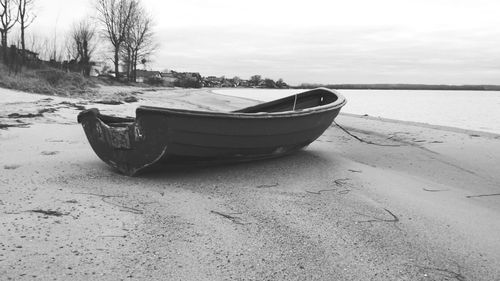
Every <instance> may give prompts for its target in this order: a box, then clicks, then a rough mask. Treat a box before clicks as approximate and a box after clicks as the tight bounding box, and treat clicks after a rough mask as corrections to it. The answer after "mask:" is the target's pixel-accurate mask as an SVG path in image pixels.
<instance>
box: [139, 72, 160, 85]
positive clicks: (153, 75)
mask: <svg viewBox="0 0 500 281" xmlns="http://www.w3.org/2000/svg"><path fill="white" fill-rule="evenodd" d="M135 76H136V81H137V82H139V83H143V82H145V81H146V80H147V79H151V78H159V79H161V78H162V76H161V73H160V72H159V71H149V70H142V69H139V70H137V71H136V72H135Z"/></svg>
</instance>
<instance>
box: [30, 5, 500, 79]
mask: <svg viewBox="0 0 500 281" xmlns="http://www.w3.org/2000/svg"><path fill="white" fill-rule="evenodd" d="M37 1H38V2H37V12H38V18H37V19H36V22H35V24H34V25H36V26H33V27H32V28H31V30H30V31H31V32H37V33H48V34H53V33H54V32H57V34H59V35H58V36H63V34H64V33H65V32H66V31H67V30H68V29H69V26H70V25H71V24H72V23H73V22H74V21H76V20H78V19H81V18H84V17H86V16H93V15H95V12H94V9H93V4H92V0H37ZM142 2H143V3H144V5H145V6H146V9H147V10H149V12H150V13H151V14H152V16H153V17H154V20H155V23H156V26H155V30H156V35H157V42H158V43H159V49H158V51H157V53H156V55H155V56H154V63H153V64H151V65H150V66H149V67H152V68H156V69H165V68H168V69H172V70H177V71H196V72H200V73H201V74H202V75H204V76H208V75H217V76H220V75H225V76H226V77H233V76H239V77H242V78H248V77H250V76H251V75H254V74H261V75H262V76H263V77H269V78H273V79H278V78H283V79H284V80H285V81H286V82H289V83H290V84H300V83H302V82H311V83H433V84H435V83H439V84H441V83H442V84H500V16H499V11H500V1H498V0H377V1H374V0H304V1H297V0H283V1H282V0H253V1H238V0H210V1H208V0H182V1H180V0H179V1H160V0H142Z"/></svg>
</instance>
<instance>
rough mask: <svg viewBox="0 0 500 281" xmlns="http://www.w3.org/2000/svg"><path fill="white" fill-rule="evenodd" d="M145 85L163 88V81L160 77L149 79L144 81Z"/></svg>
mask: <svg viewBox="0 0 500 281" xmlns="http://www.w3.org/2000/svg"><path fill="white" fill-rule="evenodd" d="M144 83H146V84H148V85H151V86H163V79H161V78H160V77H148V78H146V80H144Z"/></svg>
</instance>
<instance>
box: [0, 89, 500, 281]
mask: <svg viewBox="0 0 500 281" xmlns="http://www.w3.org/2000/svg"><path fill="white" fill-rule="evenodd" d="M119 93H121V94H119ZM123 93H125V94H123ZM0 96H2V97H6V98H2V99H1V101H0V124H5V125H7V124H10V125H16V124H23V126H5V127H3V128H2V127H1V126H0V225H1V227H0V237H2V239H1V240H0V276H2V278H5V279H6V280H9V279H12V280H27V279H33V278H37V279H43V280H45V279H56V280H68V279H71V280H88V279H91V278H92V279H97V280H120V279H131V280H228V279H236V280H498V276H500V268H499V267H498V264H500V235H498V233H500V219H499V218H500V204H498V203H499V200H500V167H499V166H498V156H497V155H500V145H499V141H500V136H499V135H495V134H491V133H483V132H473V131H467V130H461V129H457V128H448V127H441V126H434V125H429V124H418V123H411V122H402V121H398V120H389V119H382V118H372V117H365V116H356V115H352V114H341V115H339V117H338V118H337V119H336V122H337V124H338V125H339V126H337V125H336V124H332V126H331V128H329V129H328V130H327V131H326V132H325V133H324V134H323V136H321V137H320V138H319V139H318V140H317V141H315V142H314V143H312V144H311V145H310V146H309V147H307V148H306V149H304V150H302V151H300V152H298V153H296V154H293V155H290V156H287V157H283V158H279V159H272V160H266V161H257V162H251V163H244V164H237V165H219V166H205V167H199V166H197V167H189V166H180V167H169V168H167V169H158V170H155V171H151V172H149V173H145V174H142V175H140V176H139V177H133V178H131V177H126V176H123V175H120V174H118V173H116V172H115V171H114V170H112V169H111V168H110V167H108V166H107V165H106V164H104V163H103V162H102V161H101V160H99V159H98V158H97V156H95V154H94V152H93V151H92V149H91V148H90V146H89V144H88V142H87V139H86V137H85V135H84V133H83V130H82V128H81V127H80V125H79V124H77V123H76V115H77V114H78V112H79V110H81V107H85V108H89V107H99V108H100V109H102V110H103V111H104V112H107V113H115V114H119V115H129V116H133V115H134V112H133V110H134V108H135V107H137V105H139V104H146V105H151V104H154V105H159V106H173V107H182V108H190V109H196V108H198V109H203V110H233V109H237V108H242V107H245V106H249V105H252V104H255V103H256V101H252V100H246V99H239V98H233V97H228V96H223V95H217V94H214V93H211V92H208V91H206V90H181V89H162V90H158V91H155V92H153V91H150V90H146V89H132V88H120V89H118V88H110V87H107V88H106V87H105V88H103V89H101V96H100V97H99V99H117V100H120V101H122V100H123V98H124V97H127V96H134V97H137V99H138V102H134V103H126V102H124V103H123V104H120V105H103V104H96V103H95V100H88V99H87V100H85V99H70V98H57V97H51V98H52V99H51V100H47V97H46V96H39V95H34V94H26V93H20V92H13V91H9V90H4V89H0ZM48 108H51V109H53V110H46V111H44V110H43V109H48ZM30 112H31V113H33V114H35V113H37V114H39V115H37V116H32V117H27V116H26V115H24V117H23V116H20V115H11V117H9V115H10V114H14V113H18V114H21V113H23V114H27V113H30ZM40 112H41V113H40Z"/></svg>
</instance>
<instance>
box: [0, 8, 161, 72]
mask: <svg viewBox="0 0 500 281" xmlns="http://www.w3.org/2000/svg"><path fill="white" fill-rule="evenodd" d="M92 1H93V3H94V7H95V10H96V19H97V21H96V22H97V24H96V25H94V24H93V23H92V22H91V20H89V19H87V18H88V17H87V18H86V19H83V20H80V21H77V22H75V23H73V25H72V27H71V29H70V31H69V32H68V34H66V42H65V43H64V44H62V45H63V47H62V48H61V47H59V46H60V45H61V44H58V42H57V38H56V36H54V38H53V40H52V41H53V42H47V41H46V42H45V44H43V46H40V45H37V44H35V42H34V41H35V36H32V37H31V40H32V42H31V43H32V44H31V45H32V46H31V47H32V49H31V50H28V49H27V47H26V45H27V43H26V41H27V40H26V39H27V36H26V34H27V33H26V31H27V29H28V28H29V27H30V26H31V24H32V23H33V22H34V21H35V20H36V9H35V2H39V1H38V0H0V34H1V48H0V50H1V52H2V55H1V56H0V57H1V58H2V59H3V61H4V63H9V64H12V63H21V64H23V65H24V64H25V63H26V60H27V57H28V53H29V52H36V51H40V52H41V51H43V49H51V50H50V51H49V54H48V55H49V61H53V62H62V61H63V60H64V61H66V66H67V68H68V69H69V70H73V71H79V72H81V73H82V74H84V75H85V76H89V75H90V72H91V67H92V60H93V59H94V56H95V53H96V51H97V50H102V49H104V48H108V52H107V53H109V54H110V55H111V56H110V57H109V58H110V60H111V61H112V62H113V66H114V74H115V75H114V77H115V79H117V80H118V79H121V78H125V79H127V80H128V81H135V80H136V75H135V73H136V70H137V65H138V64H141V63H142V64H145V63H146V62H148V60H149V57H150V56H151V54H152V53H153V52H154V50H155V44H154V32H153V30H152V27H153V20H152V17H151V15H149V14H148V13H147V11H146V10H145V8H144V6H143V4H142V2H141V0H92ZM40 2H41V1H40ZM16 26H18V27H19V33H20V34H19V38H18V40H19V43H18V45H19V46H15V45H14V46H12V45H11V47H10V48H9V46H8V43H9V35H10V33H11V32H12V30H13V28H15V27H16ZM99 39H105V40H99ZM10 41H12V40H10ZM101 42H103V43H104V44H102V43H101ZM51 43H52V44H51ZM10 49H12V50H18V51H15V52H14V51H11V50H10ZM37 49H39V50H37ZM120 66H121V67H122V69H123V70H124V71H123V72H120ZM122 73H123V74H124V76H125V77H121V74H122Z"/></svg>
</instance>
